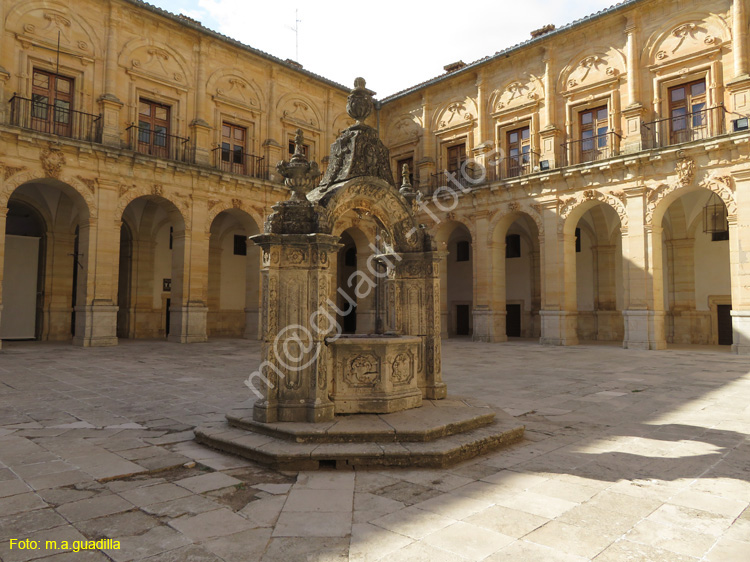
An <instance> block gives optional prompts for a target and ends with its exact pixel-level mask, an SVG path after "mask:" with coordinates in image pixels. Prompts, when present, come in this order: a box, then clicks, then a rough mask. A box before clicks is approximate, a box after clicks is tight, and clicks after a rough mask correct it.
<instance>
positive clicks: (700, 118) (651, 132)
mask: <svg viewBox="0 0 750 562" xmlns="http://www.w3.org/2000/svg"><path fill="white" fill-rule="evenodd" d="M725 113H726V110H725V109H724V106H722V105H719V106H716V107H710V108H707V109H703V110H701V111H694V112H692V113H682V114H677V113H674V114H673V115H672V116H671V117H665V118H663V119H656V120H655V121H649V122H648V123H642V124H641V139H642V141H641V145H642V148H643V149H644V150H649V149H652V148H664V147H667V146H673V145H675V144H682V143H685V142H691V141H696V140H704V139H709V138H712V137H716V136H718V135H721V134H723V133H724V132H725V121H726V116H725Z"/></svg>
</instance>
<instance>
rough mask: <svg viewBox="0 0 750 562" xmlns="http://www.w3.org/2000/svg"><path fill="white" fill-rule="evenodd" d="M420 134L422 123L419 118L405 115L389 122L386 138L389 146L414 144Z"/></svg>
mask: <svg viewBox="0 0 750 562" xmlns="http://www.w3.org/2000/svg"><path fill="white" fill-rule="evenodd" d="M421 132H422V123H421V121H420V120H419V118H417V117H415V116H413V115H409V114H408V113H405V114H403V115H400V116H399V117H397V118H396V119H394V120H393V121H391V123H390V125H389V126H388V129H387V131H386V138H387V139H388V143H389V144H391V145H394V144H404V143H409V142H416V141H418V140H419V135H420V133H421Z"/></svg>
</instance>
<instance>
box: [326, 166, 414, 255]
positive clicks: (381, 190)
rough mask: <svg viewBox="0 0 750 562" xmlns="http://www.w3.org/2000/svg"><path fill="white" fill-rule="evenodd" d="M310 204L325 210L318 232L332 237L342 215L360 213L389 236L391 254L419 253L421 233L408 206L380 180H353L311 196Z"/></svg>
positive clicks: (392, 189)
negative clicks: (350, 212) (370, 219)
mask: <svg viewBox="0 0 750 562" xmlns="http://www.w3.org/2000/svg"><path fill="white" fill-rule="evenodd" d="M311 195H313V194H311ZM313 201H316V202H318V204H319V205H321V206H322V207H324V209H325V210H324V211H323V212H322V213H321V216H320V219H319V220H320V224H319V226H320V232H323V233H326V234H332V233H333V232H334V229H335V227H336V224H337V223H338V222H339V220H340V219H341V218H342V217H343V216H344V215H345V214H346V213H348V212H349V211H353V210H360V211H364V212H368V213H370V214H371V215H372V216H373V217H374V218H375V219H377V220H378V221H379V222H380V224H381V226H382V227H383V228H384V229H385V230H386V231H387V232H388V234H389V235H390V236H391V241H392V243H393V248H394V250H396V251H398V252H414V251H417V250H421V249H422V244H421V243H420V242H421V239H422V236H423V235H422V231H421V229H420V228H419V226H418V224H417V222H416V218H415V217H414V214H413V213H412V212H411V209H410V207H409V206H408V205H409V203H407V201H406V200H405V199H404V198H403V197H402V196H401V195H400V194H399V193H398V191H396V189H395V188H394V187H393V186H392V185H390V184H389V183H387V182H386V181H384V180H381V179H379V178H373V177H368V178H354V179H351V180H349V181H347V182H344V183H343V184H341V185H340V186H336V187H335V189H333V190H330V191H323V192H318V193H316V194H314V195H313Z"/></svg>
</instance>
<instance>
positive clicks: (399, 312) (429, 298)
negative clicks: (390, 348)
mask: <svg viewBox="0 0 750 562" xmlns="http://www.w3.org/2000/svg"><path fill="white" fill-rule="evenodd" d="M446 256H447V252H435V251H433V252H413V253H411V252H410V253H401V254H399V257H400V258H401V259H400V260H399V261H398V262H397V263H395V262H394V265H395V272H394V273H395V275H394V279H393V283H394V285H395V291H394V298H395V301H396V302H395V308H396V319H395V324H396V325H395V329H396V332H398V333H400V334H403V335H407V336H419V337H421V338H422V357H424V369H423V370H421V371H420V372H418V374H417V376H418V385H419V388H420V390H421V391H422V396H423V397H424V398H427V399H430V400H437V399H441V398H445V396H446V394H447V387H446V385H445V383H444V382H443V376H442V366H441V365H442V360H441V344H440V341H441V338H440V324H441V323H440V316H441V314H440V300H441V299H440V268H441V266H442V265H443V264H444V263H445V257H446Z"/></svg>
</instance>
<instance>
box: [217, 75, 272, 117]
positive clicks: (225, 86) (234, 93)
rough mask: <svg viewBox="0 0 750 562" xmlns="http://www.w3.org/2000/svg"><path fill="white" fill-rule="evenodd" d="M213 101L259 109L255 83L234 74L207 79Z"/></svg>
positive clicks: (258, 97)
mask: <svg viewBox="0 0 750 562" xmlns="http://www.w3.org/2000/svg"><path fill="white" fill-rule="evenodd" d="M209 84H210V90H209V91H210V92H211V94H212V97H213V99H214V101H221V102H224V103H229V104H231V105H236V106H239V107H242V108H247V109H251V110H252V109H255V110H260V109H261V103H260V96H259V95H258V92H257V88H256V87H255V85H254V84H253V83H252V82H250V81H248V80H246V79H245V78H243V77H242V76H238V75H236V74H223V75H221V76H218V77H216V78H213V79H212V80H210V81H209Z"/></svg>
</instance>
